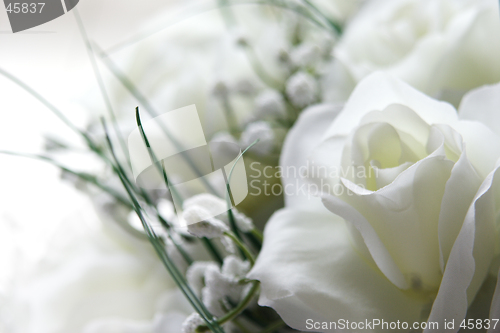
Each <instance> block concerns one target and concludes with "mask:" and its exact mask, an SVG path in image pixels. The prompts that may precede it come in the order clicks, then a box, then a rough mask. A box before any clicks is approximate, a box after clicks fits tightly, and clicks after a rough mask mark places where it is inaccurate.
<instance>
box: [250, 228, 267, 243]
mask: <svg viewBox="0 0 500 333" xmlns="http://www.w3.org/2000/svg"><path fill="white" fill-rule="evenodd" d="M250 233H251V234H252V235H253V236H255V238H257V239H258V240H259V241H260V242H261V243H262V242H263V241H264V236H263V235H262V232H260V230H258V229H257V228H253V229H252V230H250Z"/></svg>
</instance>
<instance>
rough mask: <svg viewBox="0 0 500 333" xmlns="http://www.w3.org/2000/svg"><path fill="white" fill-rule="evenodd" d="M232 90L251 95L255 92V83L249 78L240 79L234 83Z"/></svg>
mask: <svg viewBox="0 0 500 333" xmlns="http://www.w3.org/2000/svg"><path fill="white" fill-rule="evenodd" d="M233 91H234V92H235V93H237V94H240V95H243V96H253V95H254V94H255V85H254V84H253V83H252V81H250V80H247V79H241V80H238V81H237V82H236V83H235V84H234V86H233Z"/></svg>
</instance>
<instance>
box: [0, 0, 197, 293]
mask: <svg viewBox="0 0 500 333" xmlns="http://www.w3.org/2000/svg"><path fill="white" fill-rule="evenodd" d="M180 3H181V1H176V0H140V1H138V0H81V1H80V3H79V5H78V7H77V8H78V10H79V12H80V15H81V17H82V19H83V20H84V24H85V25H86V28H87V30H88V34H89V35H90V37H91V38H92V39H94V40H96V41H97V42H98V43H99V44H100V45H101V46H103V47H104V48H108V47H111V46H113V45H115V44H117V43H119V42H121V41H124V40H127V39H129V38H131V37H133V36H136V35H138V34H139V33H140V32H144V31H150V30H151V29H153V30H154V29H156V28H157V27H161V26H162V25H165V24H164V22H168V20H167V19H166V18H168V19H169V20H170V19H171V20H175V17H176V15H178V14H177V13H179V11H180V9H181V8H180V7H181V5H180ZM186 3H187V2H186V1H182V6H183V7H185V6H186ZM181 12H184V11H181ZM0 45H1V48H0V67H1V68H2V69H4V70H7V71H9V72H10V73H12V74H14V75H16V76H17V77H18V78H20V79H21V80H23V81H24V82H26V83H27V84H29V85H30V86H32V87H33V88H34V89H35V90H37V91H38V92H39V93H40V94H42V95H43V96H45V97H46V98H47V99H48V100H49V101H51V102H52V103H53V104H54V105H56V106H57V107H58V108H60V109H62V110H64V112H65V114H66V115H68V116H69V117H70V118H71V119H72V120H73V121H74V122H75V123H77V124H82V123H83V122H84V120H85V117H86V116H85V115H86V114H87V112H88V111H89V110H85V109H83V108H82V107H80V106H78V97H81V95H82V92H83V91H85V89H87V88H88V86H89V85H92V84H94V85H95V86H97V83H96V81H95V79H94V76H93V72H92V69H91V66H90V62H89V59H88V57H87V53H86V51H85V48H84V44H83V42H82V39H81V37H80V34H79V32H78V28H77V25H76V22H75V18H74V15H73V14H72V13H71V12H70V13H68V14H66V15H64V16H62V17H60V18H57V19H56V20H54V21H52V22H49V23H47V24H44V25H42V26H39V27H35V28H32V29H30V30H28V31H26V32H21V33H17V34H12V32H11V31H10V26H9V22H8V18H7V13H6V11H5V8H4V7H3V5H1V6H0ZM96 98H98V95H97V96H96ZM0 115H1V124H2V128H1V130H0V150H10V151H17V152H32V153H36V152H41V151H42V147H43V135H44V134H50V133H58V134H59V136H63V137H64V136H66V135H71V134H70V133H71V132H69V131H67V130H66V129H65V126H64V125H63V124H62V123H61V122H60V121H59V120H58V119H57V118H56V117H55V116H54V115H53V114H52V113H51V112H50V111H49V110H48V109H46V108H45V107H44V106H43V105H41V104H40V103H39V102H38V101H37V100H35V99H34V98H33V97H31V96H30V95H29V94H27V93H26V92H25V91H24V90H22V89H21V88H19V87H18V86H16V85H15V84H14V83H12V82H11V81H9V80H7V79H6V78H4V77H3V76H0ZM86 207H89V206H88V203H87V198H86V197H85V196H83V195H82V194H80V193H78V192H77V191H76V190H75V189H73V188H72V186H71V185H69V184H66V183H63V182H61V181H60V180H59V171H58V170H57V168H55V167H52V166H50V165H48V164H47V163H43V162H38V161H34V160H30V159H25V158H20V157H10V156H5V155H0V293H1V292H2V291H5V290H3V289H5V288H8V287H7V286H8V282H9V280H11V279H12V278H13V277H14V276H15V274H13V273H14V272H15V271H16V270H22V269H23V267H29V265H30V264H31V263H33V262H34V261H35V260H37V258H39V257H40V256H43V252H44V249H45V248H46V247H47V246H48V244H49V242H50V239H51V235H52V234H53V233H54V231H55V230H56V229H57V228H58V227H59V226H60V225H61V223H64V221H65V220H66V221H67V219H71V218H74V217H75V216H76V215H78V214H81V213H87V214H90V215H92V213H89V212H83V210H87V211H88V208H86Z"/></svg>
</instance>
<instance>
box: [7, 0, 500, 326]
mask: <svg viewBox="0 0 500 333" xmlns="http://www.w3.org/2000/svg"><path fill="white" fill-rule="evenodd" d="M221 3H225V2H224V1H222V2H221ZM231 4H232V1H228V3H227V4H225V5H222V6H221V7H220V8H217V10H216V11H214V12H211V13H208V14H207V13H204V14H202V15H200V16H197V18H196V20H194V21H193V20H192V19H188V20H185V21H184V22H182V23H181V24H180V27H178V28H177V29H173V31H172V32H171V33H170V34H165V35H163V34H157V35H155V36H151V37H148V38H146V39H144V40H141V41H139V42H137V43H136V44H134V46H135V47H131V48H128V49H127V50H126V52H118V53H117V54H113V55H102V54H101V56H102V57H101V58H100V59H101V60H102V62H103V64H104V65H105V66H107V68H108V69H109V70H110V71H111V72H112V73H113V74H114V75H115V76H116V78H117V79H118V81H119V82H120V83H121V84H122V86H123V87H124V88H126V90H127V94H126V95H123V89H122V88H123V87H120V89H118V88H116V87H114V88H116V89H110V90H109V91H110V93H109V96H108V95H106V96H107V98H109V100H110V101H111V102H110V103H109V104H111V105H116V106H117V107H116V108H114V109H112V110H108V111H109V115H110V117H108V118H110V119H109V120H102V119H98V118H100V117H90V118H89V119H90V120H89V122H88V124H87V130H86V131H83V130H79V129H77V130H76V131H77V133H78V134H79V135H80V137H81V139H82V140H83V142H84V144H85V146H84V148H85V149H86V152H87V153H90V154H92V155H93V161H94V162H95V163H94V164H93V167H92V169H89V170H85V171H80V170H76V169H74V168H72V167H70V166H68V165H67V164H65V163H63V161H64V160H65V157H68V156H70V157H71V156H72V155H70V154H74V153H77V152H78V151H80V150H82V148H78V149H73V148H72V147H73V144H72V143H69V142H63V141H58V140H55V139H51V140H48V142H47V147H46V151H47V155H46V156H44V157H42V158H43V159H44V160H46V161H49V162H51V163H53V164H55V165H56V166H58V167H60V168H61V170H62V178H63V179H65V180H67V181H69V182H71V183H73V184H74V185H75V186H76V187H77V188H79V189H80V190H82V191H84V192H86V193H87V194H88V195H89V196H90V197H91V199H92V202H93V204H94V208H95V210H96V211H97V213H98V214H99V215H100V217H101V219H102V220H104V221H106V222H105V225H107V226H113V227H112V228H111V231H108V233H107V234H106V235H107V236H109V237H108V238H109V239H102V237H101V238H100V239H99V242H98V243H97V245H96V250H95V251H96V253H93V252H92V251H91V252H92V254H93V255H92V258H90V259H89V261H88V262H87V261H86V260H84V259H82V258H81V256H83V254H79V253H77V256H76V257H75V265H76V266H77V267H76V269H79V270H80V271H81V272H82V276H80V278H81V279H82V281H80V278H79V279H76V277H74V276H72V277H71V276H70V277H69V278H71V279H73V280H75V279H76V280H75V283H76V285H81V286H83V287H84V288H88V289H89V290H90V291H89V292H88V294H89V295H95V297H93V298H92V299H91V300H89V301H88V302H89V303H88V304H87V303H85V302H86V300H87V297H83V296H82V293H81V291H78V290H77V291H75V290H76V289H75V290H73V289H72V288H71V287H69V286H67V285H64V284H61V285H60V286H58V287H54V288H53V290H51V291H50V297H54V298H56V299H58V297H60V298H61V299H63V301H60V302H59V301H58V302H55V303H53V304H52V305H51V303H50V302H47V304H48V305H47V307H46V308H43V309H42V307H40V306H33V305H31V307H32V312H33V313H34V314H33V316H34V318H38V319H37V321H34V322H35V323H37V324H36V325H37V327H38V328H37V329H38V331H37V333H38V332H47V333H49V332H63V331H64V330H66V331H67V330H68V329H70V330H81V331H82V332H84V333H99V332H114V331H117V332H118V331H120V332H122V331H123V332H124V331H127V332H148V333H149V332H151V333H160V332H181V331H182V332H185V333H194V332H208V331H212V332H216V333H220V332H288V331H291V330H292V329H293V330H310V329H311V324H310V323H311V322H312V323H327V324H328V323H330V324H332V323H339V322H343V321H349V322H354V323H361V322H365V321H370V322H372V321H373V320H378V321H384V322H390V323H392V322H405V323H420V324H422V323H424V324H425V323H438V325H439V329H438V331H439V332H445V331H446V332H458V331H459V330H460V329H461V328H464V327H463V326H461V323H467V324H468V323H469V321H470V320H472V321H473V322H474V325H475V326H474V329H477V330H478V331H480V330H481V329H482V330H483V331H485V329H486V330H487V331H488V332H497V331H498V330H499V329H500V324H499V325H498V327H496V328H495V327H493V323H494V321H495V320H496V319H500V282H499V279H498V272H499V269H500V246H499V244H500V222H499V221H500V219H499V218H498V217H499V216H500V215H499V214H500V176H499V174H498V173H499V171H498V170H499V167H500V112H499V110H500V99H499V98H498V96H499V95H500V83H498V82H500V16H499V8H498V6H499V5H498V2H497V1H495V0H460V1H457V0H398V1H389V0H364V1H354V0H334V1H322V0H310V1H309V0H308V1H264V2H263V4H259V5H255V4H253V5H249V4H238V6H236V5H235V6H232V5H231ZM212 14H216V15H212ZM117 64H120V65H121V66H122V67H119V66H118V65H117ZM109 85H111V83H109ZM105 93H107V92H106V91H105ZM86 100H87V102H86V105H87V106H88V107H89V108H92V109H99V107H98V106H96V105H95V104H92V103H93V102H94V100H95V99H93V98H90V99H89V98H86ZM88 101H91V102H88ZM136 104H139V105H140V106H139V107H138V108H137V110H136V108H135V107H136ZM192 104H195V105H196V107H197V110H198V112H199V114H198V115H199V118H200V124H201V125H200V128H201V130H202V132H203V133H204V137H203V139H202V142H204V143H206V146H207V147H208V148H207V150H203V151H202V150H201V149H202V148H203V147H200V144H198V143H197V144H196V145H194V146H193V147H192V149H191V152H193V151H195V152H196V153H195V154H190V153H189V152H188V153H178V154H176V157H179V158H180V160H181V161H182V163H180V165H182V167H177V168H171V169H169V160H168V158H163V157H162V156H160V157H159V158H158V156H157V155H158V154H157V153H158V151H160V152H161V151H162V150H161V149H165V150H168V149H170V148H169V147H170V146H175V145H176V144H177V145H179V144H180V145H189V144H191V143H190V142H188V141H189V140H185V142H184V141H182V140H177V141H176V140H170V141H172V142H174V144H172V143H171V142H170V141H168V142H167V140H165V142H162V144H161V145H160V146H161V147H160V148H161V149H159V150H158V149H155V148H154V147H152V144H150V143H152V141H153V140H149V139H148V137H149V138H151V137H152V136H154V135H155V133H153V132H152V131H150V128H149V127H147V125H144V123H143V118H144V119H145V117H146V114H149V116H150V117H152V118H154V117H157V116H159V114H160V112H158V111H157V110H165V111H169V110H174V109H178V108H179V107H184V106H186V105H192ZM60 115H61V116H62V117H64V116H63V113H61V114H60ZM68 123H69V122H68ZM160 127H161V126H160ZM160 127H159V128H160ZM174 127H175V124H173V125H172V124H168V126H166V127H165V128H160V130H161V131H163V132H165V134H166V137H169V138H170V137H171V136H175V135H172V132H169V130H171V129H172V128H174ZM195 127H196V126H194V125H193V127H192V128H182V129H180V130H179V129H178V128H177V129H176V130H177V131H180V132H182V131H185V132H186V133H189V134H190V135H191V134H192V136H196V133H195V132H196V131H197V130H198V129H199V128H197V127H196V128H195ZM76 128H77V127H74V129H76ZM131 131H136V133H137V134H138V135H140V138H141V140H142V141H141V143H142V145H141V148H142V149H143V152H144V156H142V157H141V158H143V159H144V160H141V161H142V162H144V163H143V164H144V165H148V167H147V168H145V169H147V170H148V171H151V172H152V173H151V174H154V176H152V177H151V179H149V178H147V177H142V175H141V176H140V175H138V174H139V173H140V172H137V170H136V169H134V163H131V164H130V163H129V161H132V160H134V159H135V160H136V161H137V158H136V157H135V156H133V157H131V156H130V154H132V152H133V150H132V149H130V150H128V149H127V140H126V139H127V136H128V134H129V133H130V132H131ZM174 132H175V131H174ZM131 137H132V135H131ZM179 141H182V142H179ZM130 142H132V141H129V142H128V143H129V145H130V144H131V143H130ZM132 143H133V142H132ZM79 144H80V145H81V142H79ZM177 148H178V147H177ZM214 156H215V157H216V158H214ZM204 157H206V161H208V162H207V163H202V161H201V160H202V159H203V158H204ZM38 158H39V157H38ZM67 159H68V158H66V160H67ZM219 159H220V160H223V161H224V163H222V164H224V165H222V166H221V165H219V164H221V163H220V161H219ZM238 163H241V165H242V168H241V169H236V168H235V166H236V165H237V164H238ZM207 165H208V166H207ZM249 165H252V167H251V168H249V167H248V166H249ZM273 169H280V170H289V169H293V170H302V171H304V172H300V173H294V174H293V175H290V174H287V173H286V172H280V173H279V175H274V176H272V177H269V178H270V179H266V181H265V182H263V183H264V184H266V186H269V185H271V186H272V185H276V184H278V185H279V186H283V187H284V188H286V189H287V191H281V192H280V193H279V195H272V193H271V195H270V194H269V193H268V191H258V193H259V195H256V196H248V197H246V198H245V199H244V200H242V201H241V203H238V202H236V200H235V199H234V198H235V192H237V190H240V189H239V188H238V189H237V188H235V187H234V186H233V181H234V179H233V178H231V177H234V176H235V174H238V173H239V175H241V174H244V173H245V172H248V173H247V175H248V176H249V177H251V178H257V179H258V178H259V177H261V176H262V175H267V174H269V173H268V172H266V171H267V170H273ZM318 169H319V170H334V171H335V172H331V173H329V172H324V173H321V172H317V170H318ZM241 170H243V172H242V171H241ZM353 170H363V172H350V171H353ZM252 171H256V172H257V173H258V176H255V175H254V174H252V173H251V172H252ZM205 174H206V177H205ZM186 179H187V180H186ZM156 180H158V181H159V182H160V183H161V184H162V187H159V188H158V187H154V188H152V187H151V186H147V185H148V184H149V183H148V182H149V181H151V183H152V182H153V181H156ZM179 184H182V186H177V185H179ZM255 184H260V182H258V181H257V182H256V183H255ZM304 184H307V185H314V188H315V189H316V192H315V193H314V194H313V195H312V194H311V193H302V191H301V190H300V189H302V188H311V187H310V186H303V185H304ZM243 187H244V188H246V187H245V186H243ZM332 189H341V191H333V190H332ZM236 206H237V207H236ZM117 226H119V228H117ZM262 231H263V232H264V234H263V235H262ZM113 235H114V236H116V237H117V235H121V236H120V237H118V238H119V239H120V240H119V241H116V240H115V239H114V237H113ZM123 235H125V236H123ZM87 237H88V235H87ZM93 237H95V235H94V234H92V237H91V238H93ZM101 242H104V243H106V242H108V243H110V244H113V246H112V247H110V248H109V246H107V245H102V248H101V245H100V243H101ZM148 242H149V243H148ZM130 244H132V245H130ZM149 244H151V245H152V247H153V249H154V252H155V253H153V251H152V250H151V248H150V247H147V246H146V245H149ZM99 250H103V251H104V253H105V255H101V254H99ZM88 251H90V250H88ZM117 252H119V253H122V254H116V253H117ZM115 254H116V263H118V262H120V263H121V265H116V268H115V266H114V265H115V264H116V263H115V262H113V260H111V258H110V259H109V260H108V259H107V258H108V256H110V257H113V258H114V255H115ZM94 255H95V256H94ZM94 257H96V258H94ZM143 257H144V258H147V259H142V258H143ZM94 260H95V262H97V263H101V264H95V265H96V266H97V269H99V270H101V269H102V272H103V274H102V275H99V274H96V275H95V276H94V275H93V274H92V272H91V271H92V270H94V268H93V267H94V266H92V264H90V262H94ZM160 265H162V266H163V268H164V270H165V271H166V272H168V274H169V277H168V278H165V281H168V283H165V281H163V283H160V282H158V276H162V277H163V275H165V277H166V276H167V275H166V273H165V271H163V270H162V271H161V273H160V272H158V271H157V270H156V266H160ZM122 266H123V267H122ZM56 267H57V266H56ZM82 267H83V268H82ZM106 272H110V273H109V274H108V273H106ZM52 274H53V275H48V277H47V278H46V279H42V280H43V281H42V282H41V284H42V285H44V283H45V284H46V283H48V281H49V280H50V279H51V276H52V277H53V279H59V278H60V279H63V278H64V276H65V274H64V269H62V268H61V270H59V269H55V270H53V272H52ZM68 274H69V273H68ZM120 274H123V280H122V279H121V278H120V277H119V275H120ZM141 274H144V275H147V277H148V279H151V281H152V282H151V284H154V287H151V286H149V285H148V284H147V283H135V284H134V283H132V282H131V281H129V280H127V278H130V279H132V280H133V282H137V279H139V280H140V279H141V277H142V275H141ZM136 275H140V276H138V277H137V279H136ZM110 277H112V278H113V279H114V280H115V281H111V282H110ZM73 280H72V281H73ZM120 281H121V282H120ZM148 281H149V280H148ZM142 282H143V281H142ZM115 283H116V285H121V284H122V285H121V286H122V288H121V292H123V293H129V289H131V288H132V289H133V288H134V285H136V286H137V290H135V292H136V293H137V295H136V296H137V297H136V298H133V297H124V298H121V297H120V295H119V292H120V291H116V292H117V295H115V296H116V299H115V301H114V302H110V303H109V304H111V305H109V308H106V309H102V312H101V313H98V312H99V309H96V312H95V313H93V312H92V311H89V313H87V312H85V313H84V315H83V314H82V315H81V317H74V316H76V315H75V314H74V313H73V312H71V311H70V310H68V309H65V311H63V312H61V314H60V319H57V315H55V313H56V312H57V309H59V308H61V307H63V306H64V304H70V305H73V304H79V301H80V300H81V301H82V302H84V303H85V304H84V305H91V304H90V303H91V302H94V303H95V304H101V302H100V300H101V299H109V297H108V296H107V293H108V292H113V291H114V290H115V289H114V288H115V287H116V286H115V285H114V284H115ZM31 287H33V288H35V287H36V284H35V283H34V284H33V286H32V285H31V284H30V288H31ZM116 288H118V287H116ZM77 289H78V288H77ZM118 289H119V288H118ZM85 290H86V289H85ZM159 290H160V291H161V292H160V291H159ZM71 291H73V292H71ZM132 293H133V292H132ZM153 294H154V295H153ZM159 294H161V297H159V296H158V295H159ZM134 295H135V294H134ZM24 296H25V295H23V297H24ZM87 296H88V295H87ZM66 297H67V298H68V299H65V298H66ZM106 297H108V298H106ZM25 298H26V297H24V298H23V302H24V303H25V304H27V305H26V306H30V303H29V300H28V301H26V300H25ZM134 299H136V300H137V302H135V303H137V304H135V303H134ZM257 299H258V301H257ZM37 302H38V301H37ZM40 302H43V300H42V301H40ZM123 302H125V303H127V304H121V303H123ZM153 303H154V304H153ZM37 304H38V303H37ZM60 304H63V306H61V305H60ZM107 304H108V303H106V302H102V305H103V307H104V306H107ZM145 304H147V306H144V305H145ZM92 305H93V304H92ZM51 306H54V308H51ZM74 308H75V309H76V308H78V307H77V305H75V306H74ZM135 308H137V309H138V310H137V313H134V311H133V309H135ZM110 309H111V310H110ZM122 310H123V311H122ZM65 314H67V316H66V315H65ZM135 314H137V316H135ZM44 316H45V317H51V318H52V317H55V318H56V319H54V322H51V323H50V324H47V325H48V326H50V327H49V328H47V329H45V328H40V327H39V326H38V325H42V324H39V323H40V322H42V323H43V320H42V321H38V320H39V318H40V317H44ZM0 318H1V316H0ZM73 318H78V319H81V321H80V322H78V325H76V324H75V326H71V325H70V324H69V323H70V322H71V320H72V319H73ZM49 319H50V318H49ZM49 319H47V321H48V322H49V321H50V320H49ZM58 320H59V322H58ZM477 320H480V321H481V327H478V326H477V325H476V323H477ZM486 321H488V322H491V325H489V326H488V327H486V326H485V325H483V323H485V322H486ZM75 322H76V321H75ZM450 322H453V323H454V327H453V328H452V327H447V326H445V325H446V323H448V324H449V323H450ZM448 326H449V325H448ZM53 327H55V328H54V329H53ZM312 327H313V328H314V329H315V331H318V330H319V331H321V332H330V331H332V332H333V331H336V329H337V328H336V327H332V325H319V326H318V327H317V326H316V325H312ZM419 327H420V328H421V329H420V330H419V331H422V332H426V333H427V332H431V331H432V330H431V329H426V328H424V327H426V325H420V326H419ZM469 328H470V326H469ZM30 329H31V328H30ZM57 329H59V330H57ZM25 331H26V332H30V333H31V332H34V331H33V329H31V330H28V329H26V330H25ZM347 331H352V332H357V330H356V328H353V327H352V326H351V327H347ZM367 331H371V332H382V331H384V328H383V327H382V326H375V327H371V328H370V329H367Z"/></svg>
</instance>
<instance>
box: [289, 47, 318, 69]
mask: <svg viewBox="0 0 500 333" xmlns="http://www.w3.org/2000/svg"><path fill="white" fill-rule="evenodd" d="M290 58H291V59H292V62H293V64H294V65H295V66H297V67H302V68H307V67H312V66H314V65H316V64H317V63H318V62H319V60H320V58H321V49H320V47H319V46H318V45H316V44H312V43H302V44H300V45H299V46H297V47H296V48H294V49H293V50H292V52H291V54H290Z"/></svg>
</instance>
